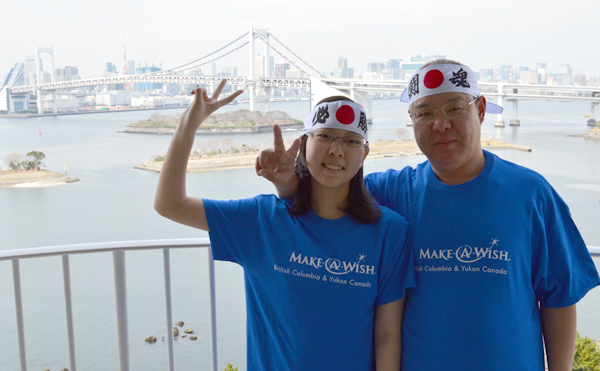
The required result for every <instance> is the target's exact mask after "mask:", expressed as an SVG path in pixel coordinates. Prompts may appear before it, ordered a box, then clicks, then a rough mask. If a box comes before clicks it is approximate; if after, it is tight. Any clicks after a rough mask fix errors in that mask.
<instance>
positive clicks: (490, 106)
mask: <svg viewBox="0 0 600 371" xmlns="http://www.w3.org/2000/svg"><path fill="white" fill-rule="evenodd" d="M441 93H467V94H470V95H472V96H473V97H474V98H477V97H479V96H480V95H481V93H480V92H479V87H478V86H477V77H476V76H475V72H473V70H471V69H470V68H469V67H467V66H464V65H460V64H438V65H435V66H431V67H427V68H423V69H421V70H419V71H417V73H415V74H414V75H413V76H412V78H411V79H410V82H409V83H408V87H407V88H406V89H404V92H403V93H402V96H401V97H400V101H401V102H408V104H409V105H411V104H413V102H415V101H416V100H418V99H420V98H423V97H427V96H429V95H434V94H441ZM485 111H486V112H487V113H502V111H503V108H502V107H500V106H499V105H497V104H494V103H490V102H487V105H486V109H485Z"/></svg>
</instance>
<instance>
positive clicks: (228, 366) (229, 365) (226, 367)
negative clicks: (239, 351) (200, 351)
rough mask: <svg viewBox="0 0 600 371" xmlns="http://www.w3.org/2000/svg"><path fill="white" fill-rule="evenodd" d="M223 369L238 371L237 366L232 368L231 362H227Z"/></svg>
mask: <svg viewBox="0 0 600 371" xmlns="http://www.w3.org/2000/svg"><path fill="white" fill-rule="evenodd" d="M225 371H238V368H237V367H235V368H234V367H233V365H232V364H231V363H228V364H227V366H225Z"/></svg>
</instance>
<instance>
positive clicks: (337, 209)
mask: <svg viewBox="0 0 600 371" xmlns="http://www.w3.org/2000/svg"><path fill="white" fill-rule="evenodd" d="M348 190H349V185H348V184H347V185H346V186H345V187H340V188H327V187H323V186H322V185H320V184H318V183H317V182H313V183H312V185H311V194H312V196H311V201H310V207H311V209H313V211H314V212H315V213H316V214H317V215H318V216H320V217H321V218H323V219H339V218H341V217H343V216H344V215H346V211H345V210H344V209H345V208H346V202H347V201H348Z"/></svg>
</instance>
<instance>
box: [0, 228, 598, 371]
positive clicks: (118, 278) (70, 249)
mask: <svg viewBox="0 0 600 371" xmlns="http://www.w3.org/2000/svg"><path fill="white" fill-rule="evenodd" d="M178 248H206V249H207V252H208V275H209V285H210V291H209V296H210V298H209V300H210V317H211V318H210V329H211V358H212V359H211V361H212V370H213V371H217V369H218V364H217V326H216V324H217V321H216V304H215V272H214V262H213V260H212V253H211V250H210V240H209V239H208V238H188V239H172V240H146V241H122V242H103V243H88V244H78V245H62V246H48V247H34V248H28V249H17V250H5V251H0V261H3V260H12V268H13V283H14V290H15V308H16V312H17V332H18V341H19V357H20V364H21V371H26V370H27V353H26V349H25V325H24V322H23V303H22V299H21V273H20V268H19V261H20V260H21V259H28V258H39V257H48V256H59V255H60V256H61V257H62V263H63V281H64V290H65V306H66V315H67V337H68V342H69V362H70V368H69V369H70V370H71V371H77V362H76V353H75V336H74V328H73V308H72V303H71V275H70V267H69V255H74V254H89V253H99V252H112V253H113V267H114V277H115V298H116V310H117V336H118V350H119V370H121V371H130V370H131V360H130V355H129V326H128V315H127V282H126V274H125V271H126V269H125V251H128V250H156V249H162V250H163V266H164V282H165V305H166V321H167V338H168V342H167V349H168V351H167V353H168V357H169V371H173V370H175V361H174V353H173V342H174V335H173V329H172V324H173V318H172V317H173V316H172V306H171V262H170V254H169V251H170V249H178ZM588 250H589V252H590V254H591V255H592V256H597V257H600V246H588Z"/></svg>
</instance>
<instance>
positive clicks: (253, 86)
mask: <svg viewBox="0 0 600 371" xmlns="http://www.w3.org/2000/svg"><path fill="white" fill-rule="evenodd" d="M255 35H260V36H262V37H264V38H265V40H267V42H268V41H269V29H259V28H254V27H250V31H249V32H248V36H249V38H250V39H249V40H248V42H249V47H248V49H249V50H250V71H249V73H248V95H249V96H250V111H254V102H255V95H256V90H257V89H260V88H262V85H261V83H260V78H261V77H262V76H254V66H255V59H254V57H255V54H254V51H255V49H254V37H255ZM270 49H271V48H270V47H269V45H267V44H266V43H265V49H264V50H265V62H264V65H265V69H264V77H270V76H271V63H270V57H269V54H270ZM265 95H266V100H267V102H266V111H267V112H269V103H270V101H271V88H270V87H265Z"/></svg>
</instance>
